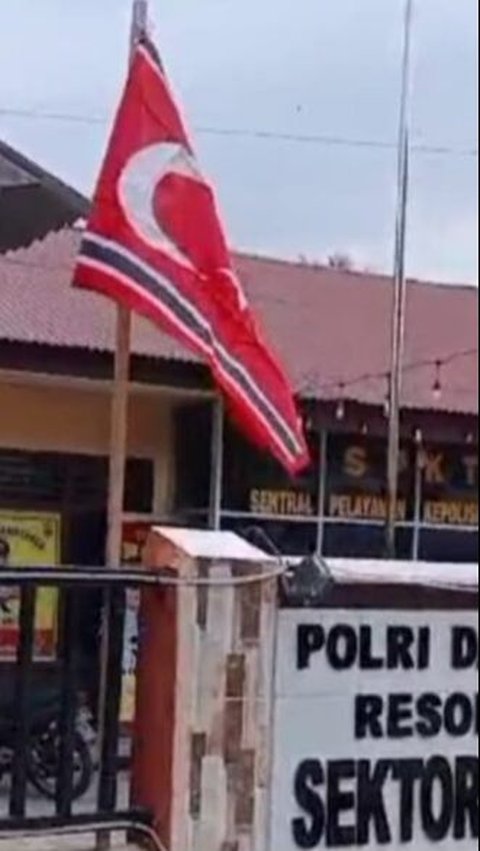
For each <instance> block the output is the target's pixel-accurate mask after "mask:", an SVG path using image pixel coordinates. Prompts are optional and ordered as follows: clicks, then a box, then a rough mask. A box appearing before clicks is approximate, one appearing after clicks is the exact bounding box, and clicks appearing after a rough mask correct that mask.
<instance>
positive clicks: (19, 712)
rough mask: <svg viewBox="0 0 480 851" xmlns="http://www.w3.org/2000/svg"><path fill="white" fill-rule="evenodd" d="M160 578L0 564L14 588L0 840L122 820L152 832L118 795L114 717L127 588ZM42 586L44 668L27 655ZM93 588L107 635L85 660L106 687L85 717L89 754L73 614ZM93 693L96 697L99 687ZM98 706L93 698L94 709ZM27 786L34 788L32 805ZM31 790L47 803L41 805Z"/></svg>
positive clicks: (1, 575)
mask: <svg viewBox="0 0 480 851" xmlns="http://www.w3.org/2000/svg"><path fill="white" fill-rule="evenodd" d="M160 576H163V580H165V574H158V573H157V574H155V573H146V572H144V571H126V570H118V571H107V570H105V569H85V568H81V569H78V568H75V567H71V568H65V569H58V568H51V569H50V568H41V569H37V568H20V569H16V568H15V569H2V570H1V571H0V586H1V587H2V588H10V589H18V595H19V616H18V639H17V642H16V644H17V646H16V658H15V659H13V660H12V662H11V663H10V664H9V665H8V666H4V668H5V670H4V672H3V675H2V679H1V682H0V768H1V771H2V775H5V776H9V777H10V784H9V789H8V793H7V806H6V808H5V807H4V809H6V812H3V813H2V814H1V815H0V839H1V838H2V837H6V836H12V835H20V834H31V833H46V834H48V833H50V832H51V833H54V832H57V831H63V830H71V831H72V832H77V831H79V830H85V832H87V831H91V830H95V831H99V830H105V831H107V832H108V831H109V830H113V829H117V828H118V826H120V825H121V826H122V829H124V830H128V829H129V826H130V827H132V828H135V829H136V830H139V831H142V830H146V831H147V832H149V831H150V825H151V819H150V815H149V813H148V812H144V811H139V810H135V809H132V808H131V807H130V806H129V801H128V798H127V800H126V802H124V803H122V802H121V801H120V800H119V795H118V777H119V736H120V723H119V716H120V700H121V688H122V656H123V642H124V624H125V606H126V591H127V589H128V588H139V587H142V586H152V585H156V584H158V583H159V582H160ZM45 588H53V589H55V592H56V594H58V613H59V615H58V634H57V639H56V648H57V652H56V659H55V661H54V662H53V663H52V664H51V665H45V664H43V665H42V664H39V662H38V661H37V659H36V652H35V651H36V608H37V606H36V604H37V599H38V595H39V593H41V589H45ZM92 591H95V593H96V594H97V596H99V599H100V601H101V605H102V609H103V617H102V624H103V627H104V634H105V632H106V633H107V634H108V640H107V641H106V642H105V641H104V642H103V643H102V642H101V640H100V636H99V638H98V642H97V651H98V655H97V656H96V657H95V658H94V657H93V656H92V657H91V658H90V660H87V665H88V664H89V663H90V664H91V665H92V668H93V669H95V670H96V674H95V677H94V678H93V679H94V680H95V681H96V684H97V685H98V682H97V681H98V677H99V676H100V677H101V676H102V674H103V681H104V682H105V683H107V684H108V692H107V698H108V699H106V700H104V701H100V709H99V710H98V711H97V712H96V713H95V714H96V718H95V720H94V722H93V726H94V728H95V729H96V738H97V746H98V749H97V752H96V755H95V756H94V754H93V749H92V746H91V743H89V742H88V741H86V739H85V737H84V736H83V734H82V730H81V729H79V720H78V719H79V709H80V702H81V701H80V694H81V693H82V689H83V688H84V687H85V681H84V677H83V674H82V671H83V673H84V671H85V660H84V664H83V668H82V664H81V660H80V658H79V656H80V648H79V642H78V635H79V613H80V610H81V601H82V595H85V594H86V593H89V592H92ZM100 646H102V647H103V649H104V652H103V654H100V653H99V648H100ZM102 666H103V667H102ZM5 671H6V672H5ZM91 681H92V678H90V682H91ZM94 693H95V699H96V698H97V696H98V688H96V689H95V690H94ZM97 706H98V702H97V703H96V705H95V707H93V709H94V711H95V710H96V709H97ZM2 707H3V708H2ZM93 778H94V780H93ZM3 779H5V778H3ZM92 781H93V782H92ZM91 784H92V785H91ZM32 789H36V790H37V800H36V801H35V799H34V806H33V807H32ZM87 791H88V796H89V797H88V802H87V803H84V802H83V800H82V799H85V795H86V793H87ZM38 793H40V794H42V795H43V797H44V799H45V806H43V804H42V805H41V806H39V804H38ZM47 801H49V802H50V803H48V804H47Z"/></svg>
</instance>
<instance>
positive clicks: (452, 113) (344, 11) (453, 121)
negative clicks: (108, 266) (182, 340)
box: [0, 0, 478, 282]
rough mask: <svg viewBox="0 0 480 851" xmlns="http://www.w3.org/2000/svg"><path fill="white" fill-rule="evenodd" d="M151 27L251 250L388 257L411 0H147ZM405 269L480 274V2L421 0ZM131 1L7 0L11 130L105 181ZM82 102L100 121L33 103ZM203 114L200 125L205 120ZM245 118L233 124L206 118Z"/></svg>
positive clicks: (3, 20) (75, 108)
mask: <svg viewBox="0 0 480 851" xmlns="http://www.w3.org/2000/svg"><path fill="white" fill-rule="evenodd" d="M150 5H151V13H152V19H153V22H154V25H155V31H154V32H155V38H156V40H157V44H158V46H159V49H160V51H161V53H162V55H163V57H164V59H165V62H166V64H167V67H168V69H169V72H170V76H171V78H172V81H173V84H174V88H175V89H176V90H177V92H178V94H179V96H180V98H181V102H182V104H183V107H184V110H185V112H186V114H187V118H188V121H189V124H190V126H191V127H193V128H194V130H195V138H196V143H197V147H198V151H199V155H200V158H201V161H202V163H203V166H204V169H205V170H206V171H207V172H208V173H209V174H210V176H211V177H212V178H213V180H214V182H215V184H216V186H217V190H218V195H219V199H220V203H221V207H222V208H223V210H224V213H225V217H226V220H227V224H228V229H229V235H230V241H231V243H232V245H234V246H235V247H237V248H241V249H246V250H250V251H255V252H258V253H262V254H271V255H279V256H285V257H299V256H304V257H306V258H308V259H309V260H320V261H321V260H323V259H324V258H325V257H327V256H328V255H329V254H331V253H335V252H337V251H339V252H342V253H343V252H347V253H350V254H351V255H352V257H353V258H354V260H355V262H356V263H357V264H358V265H360V266H362V267H363V266H368V267H369V268H373V269H378V270H388V271H390V270H391V268H392V253H393V249H392V233H393V222H394V211H395V151H394V150H393V149H392V150H388V149H387V150H378V149H376V148H368V147H355V146H340V145H331V146H329V145H323V144H318V143H313V142H294V141H285V140H284V141H282V140H279V139H276V140H271V139H268V140H266V139H259V138H250V137H249V136H248V133H255V132H256V131H271V132H272V133H278V134H280V135H281V134H289V135H296V136H307V137H308V136H312V135H313V136H315V135H317V136H322V137H323V136H329V137H332V136H333V137H341V138H345V139H350V140H355V139H357V140H373V141H380V142H395V140H396V134H397V123H398V100H399V73H400V57H401V20H402V8H403V5H404V0H151V4H150ZM416 6H417V11H416V21H415V63H414V65H415V67H414V97H413V104H412V112H413V136H414V142H415V143H417V144H420V145H426V146H434V147H438V146H440V147H448V148H452V149H454V151H456V152H457V153H452V154H451V155H449V156H440V155H438V154H425V153H416V154H415V156H414V158H413V165H412V186H411V211H410V220H409V240H408V271H409V273H410V274H411V275H415V276H418V277H427V278H430V279H435V280H442V281H465V282H476V281H477V239H476V230H477V191H476V185H477V168H478V163H477V159H476V157H474V156H468V155H462V153H461V152H462V151H463V152H465V151H468V150H470V151H472V150H474V149H476V148H477V133H476V123H477V82H476V80H477V50H478V44H477V15H478V2H477V0H416ZM130 8H131V0H11V2H7V0H0V137H3V138H4V139H5V140H6V141H8V142H10V143H11V144H13V145H15V146H17V147H19V148H20V149H21V150H23V151H24V152H25V153H26V154H27V155H29V156H31V157H33V158H34V159H36V160H38V161H39V162H40V163H41V164H43V165H45V166H46V167H47V168H49V169H51V170H53V171H54V172H56V173H57V174H58V175H59V176H61V177H62V178H64V179H66V180H67V181H69V182H70V183H72V184H73V185H74V186H76V187H78V188H79V189H81V190H82V191H84V192H86V193H88V192H90V191H91V189H92V186H93V183H94V180H95V176H96V172H97V170H98V167H99V163H100V160H101V157H102V154H103V150H104V145H105V135H106V132H107V130H108V116H109V115H111V113H112V110H113V109H114V108H115V105H116V103H117V101H118V95H119V92H120V89H121V86H122V84H123V80H124V74H125V67H126V62H127V49H128V27H129V14H130ZM9 109H10V110H26V111H32V112H37V113H41V112H51V113H68V114H73V115H79V116H90V117H93V118H96V117H98V118H100V119H105V121H104V123H74V122H67V121H54V120H46V119H45V120H44V119H42V120H40V119H38V117H37V118H36V119H34V118H33V117H30V118H20V117H15V116H12V115H8V114H5V112H3V113H2V110H9ZM202 128H203V129H202ZM208 128H213V129H214V130H231V129H235V130H242V131H246V133H247V135H245V136H243V135H240V136H231V135H230V136H229V135H222V134H218V135H217V134H215V133H210V132H205V129H208Z"/></svg>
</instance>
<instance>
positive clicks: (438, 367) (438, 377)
mask: <svg viewBox="0 0 480 851" xmlns="http://www.w3.org/2000/svg"><path fill="white" fill-rule="evenodd" d="M442 393H443V386H442V362H441V361H439V360H438V361H437V362H436V364H435V380H434V382H433V387H432V395H433V398H434V399H435V401H436V402H439V401H440V400H441V398H442Z"/></svg>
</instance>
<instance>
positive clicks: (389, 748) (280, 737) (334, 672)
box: [271, 609, 478, 851]
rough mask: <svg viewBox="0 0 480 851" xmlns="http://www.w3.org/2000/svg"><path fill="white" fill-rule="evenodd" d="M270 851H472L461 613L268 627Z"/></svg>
mask: <svg viewBox="0 0 480 851" xmlns="http://www.w3.org/2000/svg"><path fill="white" fill-rule="evenodd" d="M277 652H278V658H277V682H276V701H275V716H276V717H275V732H274V736H275V754H274V777H273V801H272V810H273V812H272V832H271V836H272V839H271V851H294V849H295V851H296V849H303V848H310V849H312V848H313V849H317V848H368V849H379V848H394V849H399V848H403V847H404V846H406V847H411V848H412V849H414V851H423V849H431V848H432V846H435V847H438V848H442V849H450V851H451V849H453V848H454V847H455V849H457V848H458V849H473V848H476V847H477V842H476V838H477V837H478V623H477V616H476V614H475V613H473V612H462V611H450V612H436V611H421V612H420V611H419V612H413V611H409V612H401V611H391V612H390V611H365V610H348V611H344V610H338V609H336V610H333V609H332V610H316V611H313V610H305V611H300V610H296V611H293V612H292V611H290V612H288V611H287V612H283V613H282V614H281V615H280V627H279V641H278V651H277Z"/></svg>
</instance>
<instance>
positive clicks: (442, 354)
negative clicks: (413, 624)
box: [0, 146, 478, 564]
mask: <svg viewBox="0 0 480 851" xmlns="http://www.w3.org/2000/svg"><path fill="white" fill-rule="evenodd" d="M0 157H3V159H0V187H1V185H2V180H3V182H4V183H5V181H7V182H8V186H9V197H12V194H11V191H10V190H11V188H12V181H13V182H14V179H15V180H16V181H17V182H18V184H19V196H18V197H19V199H20V201H19V203H20V204H21V203H22V199H23V204H24V205H25V204H26V206H27V210H28V211H29V214H28V215H26V216H25V217H21V218H20V221H23V222H25V223H27V224H28V228H27V230H28V233H27V232H26V231H25V229H20V230H21V232H18V233H13V232H12V233H11V234H10V242H11V245H12V246H13V247H14V248H15V249H16V250H15V251H14V252H12V251H10V252H8V251H7V250H6V249H8V247H9V246H8V245H3V244H2V246H1V247H0V523H1V514H2V512H3V513H4V515H5V514H8V513H9V512H12V511H16V512H20V513H21V512H23V513H27V514H32V513H33V514H35V513H37V514H38V513H42V512H44V513H45V512H49V513H50V514H52V513H53V514H54V515H55V516H56V517H57V519H58V521H59V522H60V524H61V530H62V531H61V559H62V560H63V561H64V562H69V563H76V564H87V563H91V564H93V563H103V560H104V548H105V526H106V504H107V491H108V452H109V440H110V400H111V390H112V366H113V355H112V353H113V348H114V340H115V313H114V308H113V306H112V305H111V304H110V303H108V302H107V301H106V300H104V299H102V298H101V297H99V296H97V295H96V294H94V293H88V292H85V291H76V290H73V289H72V287H71V278H72V272H73V268H74V263H75V257H76V253H77V250H78V246H79V241H80V238H81V228H80V227H78V226H77V227H75V226H72V222H75V220H76V219H78V217H79V216H80V215H82V214H83V213H84V212H86V210H87V208H88V205H87V202H84V201H83V200H82V199H80V198H79V197H78V196H76V195H75V194H73V195H72V194H71V193H70V190H69V189H68V187H64V186H62V185H61V184H58V182H55V180H54V178H52V176H47V177H48V179H46V178H45V179H42V173H41V172H40V170H39V169H38V167H37V166H34V165H33V164H31V163H29V162H28V161H26V160H25V159H24V158H21V157H19V155H16V154H15V152H13V153H12V151H11V149H8V148H6V147H5V146H4V147H3V148H0ZM2 174H3V178H2ZM29 181H30V183H31V184H32V187H36V191H37V192H38V193H39V195H38V203H39V204H40V206H41V205H42V203H43V205H44V207H45V210H46V211H47V212H48V216H49V217H50V218H48V216H47V219H48V225H49V227H50V228H52V227H57V228H58V227H60V228H62V227H63V229H62V230H60V231H59V232H57V233H50V234H49V235H47V236H46V237H45V236H44V234H45V230H46V222H45V221H42V217H41V215H39V214H37V215H34V214H33V213H32V205H31V202H30V201H29V200H28V198H27V199H26V200H25V186H28V185H29ZM39 187H40V188H39ZM32 191H34V190H33V189H32ZM42 193H43V194H42ZM6 197H7V196H6V195H5V194H2V202H3V203H4V204H5V203H6ZM19 245H20V246H26V247H23V248H20V249H19V248H18V246H19ZM2 251H3V252H4V253H3V254H2V253H1V252H2ZM236 262H237V268H238V272H239V275H240V277H241V279H242V282H243V284H244V286H245V289H246V291H247V293H248V296H249V298H250V300H251V302H252V304H253V307H254V309H255V311H256V313H257V314H258V316H259V318H260V320H261V322H262V324H263V326H264V327H265V329H266V333H267V335H268V337H269V339H270V340H271V341H272V343H273V346H274V348H276V349H277V350H278V351H279V354H280V356H281V359H282V361H283V362H284V363H285V364H286V367H287V369H288V371H289V373H290V375H291V378H292V382H293V385H294V387H295V389H296V392H297V394H298V397H299V400H300V405H301V409H302V413H303V416H304V420H305V425H306V429H307V432H308V436H309V442H310V446H311V465H310V467H309V469H308V470H307V471H306V472H305V473H304V474H303V475H302V476H300V477H299V478H297V479H295V480H292V479H289V478H288V477H287V476H286V475H285V474H284V473H283V472H282V470H281V469H280V468H279V467H278V465H277V464H276V463H275V462H274V461H272V460H271V459H269V458H268V457H267V456H266V455H265V454H262V453H259V452H257V451H256V450H255V449H253V448H252V447H251V446H249V445H248V444H246V443H245V441H244V440H243V439H242V437H241V436H240V435H239V433H238V432H237V430H236V428H235V425H234V424H233V423H232V422H231V420H230V417H229V416H228V412H227V413H225V412H221V413H220V414H219V411H220V408H219V403H218V401H217V399H216V396H215V391H214V388H213V387H212V385H211V383H210V379H209V376H208V372H207V370H206V369H205V367H204V366H203V365H202V364H201V363H200V362H198V361H197V360H196V359H195V358H194V357H192V356H191V355H190V354H189V353H188V352H187V351H185V350H184V349H182V348H181V347H180V346H178V345H177V344H176V343H175V342H173V341H171V340H169V339H168V338H167V337H165V336H164V335H163V334H161V333H160V332H159V331H158V330H157V329H156V328H153V327H152V326H151V325H150V324H149V323H148V322H146V321H145V320H143V319H141V318H138V317H136V318H135V320H134V324H133V340H132V360H131V387H130V404H129V428H128V441H129V445H128V456H129V461H128V467H127V481H126V494H125V522H126V523H127V522H129V523H130V524H131V523H132V522H134V523H140V524H144V525H148V523H151V522H152V521H153V520H156V521H158V520H160V521H162V522H169V523H177V524H185V523H187V524H192V525H198V526H205V525H214V526H216V527H222V528H231V529H235V530H237V531H238V532H240V533H241V534H244V535H247V536H252V535H254V536H256V537H257V540H258V537H259V536H260V537H262V536H263V538H264V541H265V542H270V545H271V546H272V547H273V548H276V549H278V550H279V551H281V552H282V553H286V554H303V553H307V552H318V553H321V554H322V555H324V556H327V557H335V556H349V557H355V556H358V557H372V558H373V557H377V556H378V557H380V556H382V555H383V553H384V526H385V514H386V499H385V492H386V486H385V479H386V475H385V468H386V439H387V419H386V416H385V413H386V412H385V404H386V396H387V389H388V368H389V332H390V312H391V303H392V283H391V280H390V279H389V278H387V277H382V276H376V275H371V274H362V273H356V272H345V271H342V270H332V269H329V268H322V267H309V266H304V265H303V266H302V265H298V264H289V263H282V262H278V261H272V260H265V259H259V258H254V257H247V256H238V257H237V258H236ZM408 293H409V294H408V310H407V339H406V353H405V365H404V375H403V390H402V406H403V407H402V451H401V473H400V481H399V503H398V528H397V556H398V557H399V558H405V559H426V560H434V561H439V560H440V561H442V560H443V561H450V562H457V561H476V560H477V557H478V493H477V490H478V291H477V290H476V289H475V288H474V287H442V286H434V285H432V284H429V283H421V282H417V281H412V282H410V283H409V290H408Z"/></svg>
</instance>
